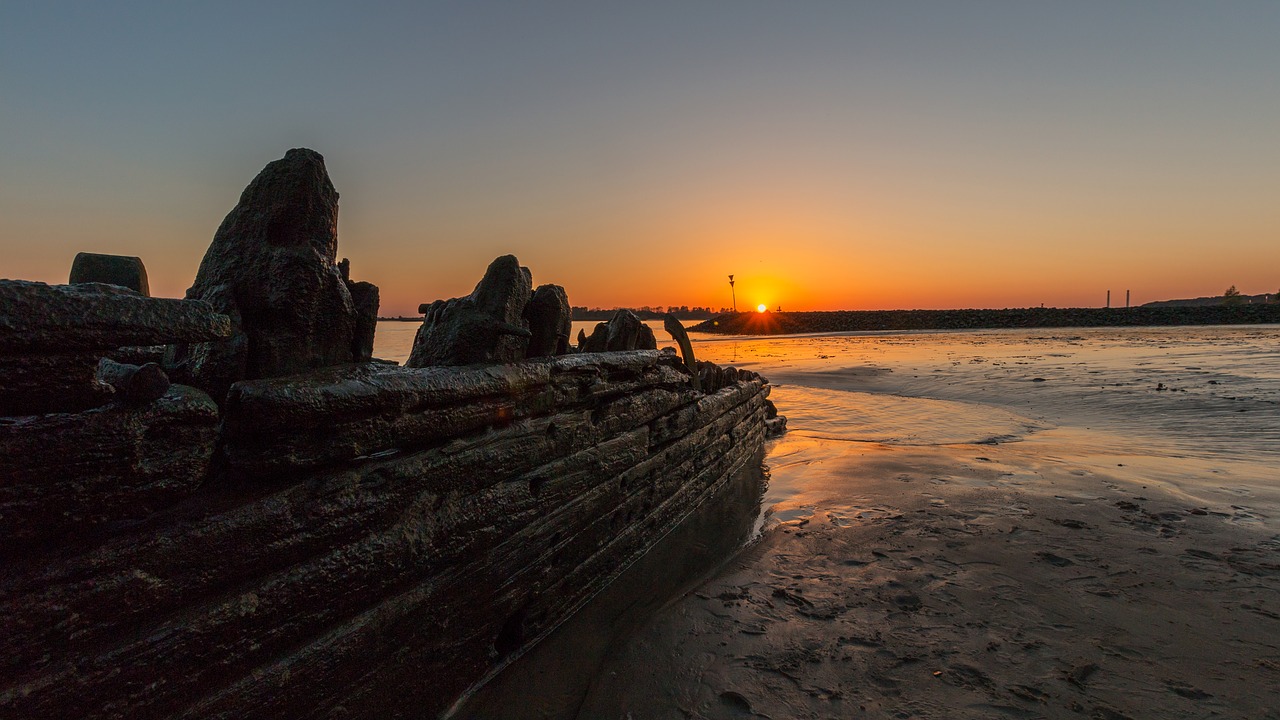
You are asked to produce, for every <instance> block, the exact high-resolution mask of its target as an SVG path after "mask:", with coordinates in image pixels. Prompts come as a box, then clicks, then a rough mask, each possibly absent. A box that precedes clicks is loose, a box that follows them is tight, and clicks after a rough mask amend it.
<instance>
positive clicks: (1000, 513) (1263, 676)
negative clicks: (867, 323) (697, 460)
mask: <svg viewBox="0 0 1280 720" xmlns="http://www.w3.org/2000/svg"><path fill="white" fill-rule="evenodd" d="M848 445H849V443H837V442H831V441H815V440H809V439H804V438H799V439H786V440H783V441H781V442H780V443H779V444H778V445H777V446H775V447H774V448H773V458H774V459H773V461H772V462H773V463H774V474H775V477H776V476H778V475H780V474H784V473H786V472H787V463H788V462H789V460H788V458H789V457H796V458H797V460H796V462H802V463H808V469H809V471H810V478H809V481H808V482H807V483H806V485H807V487H806V490H805V491H804V492H803V493H800V494H798V495H797V496H796V497H793V498H792V499H791V500H790V501H789V502H787V503H784V505H786V506H790V507H792V508H795V507H804V506H808V507H810V508H812V509H813V511H812V512H811V513H810V514H807V515H805V516H803V517H799V518H796V519H791V520H787V521H785V522H782V523H780V524H779V525H778V526H777V527H776V528H775V529H773V530H772V531H769V532H767V533H765V535H764V536H763V538H762V539H761V540H760V541H759V542H758V543H757V544H756V545H754V546H752V547H750V548H748V549H747V550H746V551H745V552H743V553H742V554H741V555H740V556H739V557H738V558H736V559H735V561H734V562H733V563H732V564H731V566H730V567H729V569H728V570H727V571H726V572H724V573H722V574H721V575H720V576H718V577H716V578H715V579H714V580H712V581H710V582H708V583H706V584H704V585H702V586H701V587H699V588H697V589H696V590H695V591H693V592H691V593H689V594H687V595H685V596H683V597H682V598H680V599H679V600H677V601H675V602H674V603H672V604H671V605H669V606H668V607H667V608H665V609H664V610H663V611H662V612H661V613H659V614H658V615H656V616H654V617H653V618H652V619H651V621H650V622H649V623H648V624H646V625H645V626H644V627H643V629H642V630H640V631H639V632H637V633H636V634H635V635H634V636H632V638H631V639H630V641H629V642H627V643H626V644H624V645H623V646H622V647H620V648H619V649H618V651H617V652H616V654H615V655H614V656H613V657H611V658H610V659H609V661H608V662H607V663H605V664H604V666H603V667H602V669H601V672H600V673H599V674H598V675H597V679H596V681H595V684H594V685H593V687H592V688H591V690H590V693H589V695H588V697H587V699H586V701H585V702H584V703H583V705H582V707H581V709H580V712H579V713H578V715H577V717H582V718H614V717H616V718H625V717H631V718H690V717H692V718H738V717H771V718H835V717H885V718H992V717H1014V718H1035V717H1048V718H1057V717H1064V718H1065V717H1090V718H1123V717H1129V718H1203V717H1231V718H1273V717H1277V715H1276V712H1277V711H1276V709H1275V708H1277V707H1280V703H1278V702H1277V701H1278V700H1280V647H1278V646H1280V602H1278V601H1280V564H1278V563H1280V536H1276V535H1275V534H1273V533H1270V532H1268V531H1263V532H1258V529H1257V528H1255V527H1253V526H1252V525H1251V524H1250V523H1247V522H1244V523H1242V522H1239V518H1238V517H1237V511H1235V510H1233V508H1232V507H1231V505H1230V504H1228V503H1226V502H1224V503H1208V504H1194V503H1189V502H1187V501H1186V499H1185V498H1183V497H1179V496H1176V495H1173V494H1170V493H1167V492H1163V491H1159V490H1156V489H1155V488H1152V487H1150V486H1148V487H1143V486H1142V484H1141V481H1140V479H1139V478H1137V477H1134V476H1133V474H1131V473H1126V472H1124V469H1123V468H1117V472H1105V473H1104V472H1098V471H1095V470H1089V469H1086V468H1082V467H1079V466H1075V465H1073V464H1072V463H1069V462H1062V461H1059V460H1053V459H1046V455H1049V454H1051V453H1052V452H1053V451H1054V450H1055V448H1054V446H1053V443H1051V442H1046V443H1040V444H1038V445H1037V446H1036V447H1034V448H1032V447H1028V444H1021V443H1018V444H1008V445H999V446H987V447H982V446H953V447H931V448H920V447H911V446H905V447H902V446H899V447H894V446H888V445H872V446H867V447H862V448H858V447H856V446H855V447H853V448H850V447H848ZM833 446H838V447H833ZM800 458H803V459H800ZM814 465H820V466H821V468H820V469H815V468H814V467H813V466H814ZM782 512H784V513H785V512H786V509H785V508H784V510H783V511H782Z"/></svg>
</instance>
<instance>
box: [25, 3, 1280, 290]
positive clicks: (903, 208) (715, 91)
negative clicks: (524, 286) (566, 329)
mask: <svg viewBox="0 0 1280 720" xmlns="http://www.w3.org/2000/svg"><path fill="white" fill-rule="evenodd" d="M299 146H303V147H311V148H314V149H316V150H318V151H320V152H321V153H323V154H324V155H325V157H326V161H327V164H328V167H329V172H330V175H331V176H332V178H333V182H334V184H335V185H336V186H337V188H338V190H339V192H340V193H341V194H342V200H341V214H340V218H339V254H340V255H341V256H346V257H349V258H351V261H352V275H353V276H354V277H355V278H356V279H361V280H370V281H372V282H374V283H377V284H378V285H380V286H381V287H382V297H383V313H384V314H400V313H412V312H413V311H414V310H415V309H416V307H417V305H418V303H419V302H421V301H428V300H433V299H436V298H441V297H452V296H456V295H461V294H465V293H466V292H469V291H470V289H471V287H472V286H473V285H474V284H475V282H476V281H477V280H478V279H479V277H480V275H481V274H482V273H483V271H484V268H485V266H486V265H487V264H488V262H489V261H490V260H491V259H492V258H493V257H495V256H496V255H499V254H503V253H508V252H510V253H515V254H516V255H517V256H518V257H519V258H520V260H521V261H522V263H523V264H525V265H528V266H529V267H530V268H531V269H532V271H533V275H534V281H535V283H540V282H555V283H559V284H562V285H564V286H565V287H566V289H567V290H568V293H569V298H570V301H571V302H572V303H573V304H575V305H591V306H605V307H612V306H617V305H636V306H638V305H654V304H661V305H667V304H688V305H712V306H716V307H719V306H726V305H728V304H729V295H728V287H727V284H726V280H727V278H726V276H727V275H728V274H729V273H734V274H735V275H737V279H738V298H739V306H745V305H747V304H750V305H754V304H756V303H757V302H765V303H768V304H769V305H771V306H773V305H779V304H781V305H782V306H783V308H784V309H793V310H804V309H839V308H912V307H920V308H939V307H1016V306H1028V305H1039V304H1040V303H1045V304H1047V305H1050V306H1054V305H1056V306H1070V305H1100V304H1102V302H1103V300H1104V297H1105V292H1106V290H1107V289H1111V290H1112V291H1113V296H1114V297H1117V298H1119V299H1120V302H1123V295H1124V291H1125V290H1126V289H1131V290H1132V291H1133V298H1134V302H1135V303H1139V302H1145V301H1148V300H1155V299H1164V298H1170V297H1191V296H1197V295H1212V294H1221V292H1222V291H1223V290H1224V289H1225V288H1226V287H1227V286H1228V285H1231V284H1235V285H1237V286H1238V287H1239V288H1240V290H1241V291H1243V292H1246V293H1262V292H1275V291H1276V290H1277V289H1278V288H1280V2H1276V1H1275V0H1264V1H1261V2H1215V3H1209V2H1200V1H1196V2H1181V1H1179V0H1158V1H1155V2H1111V1H1107V2H1084V1H1081V2H1059V3H1048V2H1029V1H1026V0H1017V1H1009V2H959V1H951V0H947V1H939V2H932V3H924V2H910V1H906V0H903V1H896V0H895V1H893V2H889V1H887V0H886V1H885V2H877V3H861V2H853V1H852V0H848V1H844V2H805V3H801V2H747V1H745V0H735V1H733V2H652V1H649V0H645V2H631V3H623V2H550V3H533V2H507V3H491V2H474V1H468V2H456V3H353V2H350V1H349V0H348V1H345V2H339V3H323V2H305V3H303V2H298V3H282V2H281V3H265V2H253V3H234V2H217V3H188V2H156V3H137V2H83V3H65V2H55V1H49V2H5V3H3V4H0V258H2V259H0V277H16V278H24V279H34V280H43V281H46V282H65V281H66V278H67V273H68V271H69V269H70V266H71V260H72V258H73V257H74V256H75V254H76V252H78V251H81V250H87V251H93V252H106V253H118V254H126V255H139V256H141V257H142V258H143V260H144V261H145V262H146V264H147V268H148V272H149V274H150V277H151V287H152V291H153V293H154V294H157V295H165V296H180V295H181V294H182V293H184V292H185V290H186V288H187V287H188V286H189V285H190V284H191V281H192V280H193V278H194V276H195V272H196V268H197V267H198V265H199V262H200V258H201V257H202V256H203V254H204V251H205V248H206V247H207V246H208V244H209V241H210V240H211V239H212V236H213V232H214V230H216V229H217V226H218V223H219V222H221V220H222V217H223V216H224V215H225V214H226V213H227V212H228V211H229V210H230V209H231V208H232V206H233V205H234V204H235V202H236V200H237V198H238V197H239V194H240V191H241V190H242V189H243V188H244V186H245V185H246V184H247V183H248V182H249V180H250V179H252V178H253V176H254V175H255V174H256V173H257V172H258V171H259V170H260V169H261V168H262V166H263V165H264V164H266V163H267V162H269V161H271V160H273V159H276V158H278V157H281V156H282V155H283V154H284V152H285V151H286V150H288V149H289V148H291V147H299Z"/></svg>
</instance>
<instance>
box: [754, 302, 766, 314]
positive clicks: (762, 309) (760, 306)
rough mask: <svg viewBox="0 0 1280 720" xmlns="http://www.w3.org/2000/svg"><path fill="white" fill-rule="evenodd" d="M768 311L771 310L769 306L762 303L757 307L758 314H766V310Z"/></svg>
mask: <svg viewBox="0 0 1280 720" xmlns="http://www.w3.org/2000/svg"><path fill="white" fill-rule="evenodd" d="M768 309H769V306H768V305H765V304H764V303H760V304H759V305H757V306H756V312H764V311H765V310H768Z"/></svg>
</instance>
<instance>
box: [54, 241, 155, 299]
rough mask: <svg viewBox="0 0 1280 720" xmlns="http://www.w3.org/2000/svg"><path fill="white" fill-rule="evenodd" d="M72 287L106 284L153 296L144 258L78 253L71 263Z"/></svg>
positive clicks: (145, 295)
mask: <svg viewBox="0 0 1280 720" xmlns="http://www.w3.org/2000/svg"><path fill="white" fill-rule="evenodd" d="M70 282H71V284H72V285H78V284H81V283H106V284H108V285H119V286H120V287H126V288H129V289H130V290H133V291H134V292H136V293H138V294H139V295H142V296H144V297H149V296H150V295H151V289H150V287H148V285H147V268H146V267H145V266H143V264H142V258H137V257H132V256H129V255H102V254H99V253H90V252H82V253H76V259H75V260H73V261H72V262H71V280H70Z"/></svg>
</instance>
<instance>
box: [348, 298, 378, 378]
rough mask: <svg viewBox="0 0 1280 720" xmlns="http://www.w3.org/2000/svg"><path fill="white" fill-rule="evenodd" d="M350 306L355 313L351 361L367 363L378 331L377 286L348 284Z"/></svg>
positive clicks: (371, 355)
mask: <svg viewBox="0 0 1280 720" xmlns="http://www.w3.org/2000/svg"><path fill="white" fill-rule="evenodd" d="M347 291H348V292H350V293H351V304H352V306H353V307H354V308H355V311H356V326H355V331H354V333H353V334H352V336H351V359H352V360H353V361H355V362H369V360H371V359H372V358H373V336H374V333H375V332H376V331H377V329H378V286H377V285H374V284H373V283H368V282H348V283H347Z"/></svg>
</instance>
